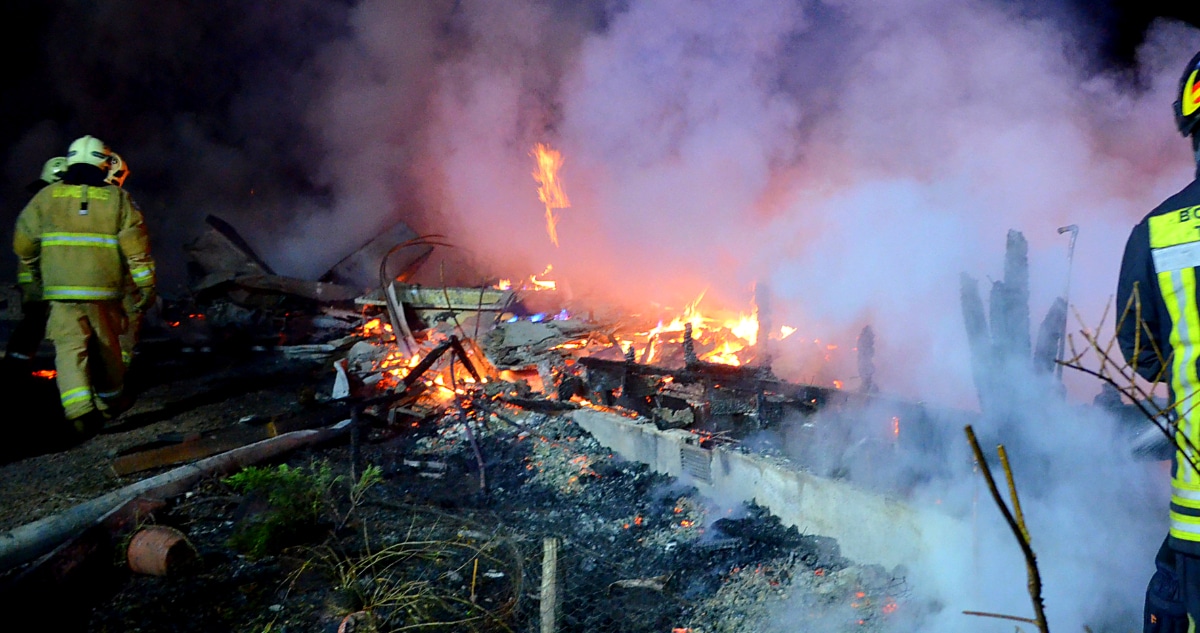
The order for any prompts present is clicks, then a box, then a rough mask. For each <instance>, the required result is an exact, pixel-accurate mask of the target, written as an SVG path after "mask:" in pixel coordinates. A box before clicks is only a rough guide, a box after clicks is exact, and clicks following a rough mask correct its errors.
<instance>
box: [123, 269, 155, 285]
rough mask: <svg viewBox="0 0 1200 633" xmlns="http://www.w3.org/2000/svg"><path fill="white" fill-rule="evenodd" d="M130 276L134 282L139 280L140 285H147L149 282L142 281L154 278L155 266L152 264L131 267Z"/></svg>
mask: <svg viewBox="0 0 1200 633" xmlns="http://www.w3.org/2000/svg"><path fill="white" fill-rule="evenodd" d="M129 276H130V277H133V280H134V282H137V283H138V285H139V286H145V285H148V284H145V283H141V282H145V281H153V280H154V268H152V267H150V266H134V267H133V268H130V269H129Z"/></svg>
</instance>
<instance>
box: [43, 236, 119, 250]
mask: <svg viewBox="0 0 1200 633" xmlns="http://www.w3.org/2000/svg"><path fill="white" fill-rule="evenodd" d="M42 246H95V247H98V248H117V236H115V235H108V234H105V233H42Z"/></svg>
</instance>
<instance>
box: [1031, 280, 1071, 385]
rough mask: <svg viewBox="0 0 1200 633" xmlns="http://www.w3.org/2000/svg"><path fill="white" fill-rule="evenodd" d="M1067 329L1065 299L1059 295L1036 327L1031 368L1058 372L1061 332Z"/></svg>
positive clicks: (1045, 372)
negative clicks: (1036, 332)
mask: <svg viewBox="0 0 1200 633" xmlns="http://www.w3.org/2000/svg"><path fill="white" fill-rule="evenodd" d="M1066 329H1067V300H1066V299H1064V298H1063V297H1059V298H1057V299H1055V300H1054V304H1053V305H1051V306H1050V310H1049V311H1047V312H1046V316H1045V318H1043V319H1042V324H1041V326H1040V327H1038V335H1037V345H1036V346H1035V347H1034V349H1033V368H1034V370H1035V371H1037V372H1038V373H1039V374H1050V373H1053V374H1055V375H1056V376H1057V375H1058V372H1057V371H1056V370H1057V368H1058V363H1057V362H1056V361H1058V360H1060V359H1059V358H1058V354H1059V350H1061V349H1062V345H1061V342H1062V340H1063V332H1065V331H1066Z"/></svg>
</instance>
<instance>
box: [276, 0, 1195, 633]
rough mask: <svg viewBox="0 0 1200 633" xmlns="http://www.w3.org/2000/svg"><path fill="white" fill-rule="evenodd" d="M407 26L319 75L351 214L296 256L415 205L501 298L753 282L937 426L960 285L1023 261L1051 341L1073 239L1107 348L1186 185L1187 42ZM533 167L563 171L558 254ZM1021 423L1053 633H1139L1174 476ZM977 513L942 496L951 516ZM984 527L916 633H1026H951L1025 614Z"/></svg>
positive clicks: (861, 16)
mask: <svg viewBox="0 0 1200 633" xmlns="http://www.w3.org/2000/svg"><path fill="white" fill-rule="evenodd" d="M396 6H397V5H396V4H395V3H389V2H382V1H379V2H375V1H368V2H364V3H362V4H360V5H358V6H357V7H356V8H355V9H354V10H353V11H354V16H353V21H352V24H353V28H354V32H353V33H352V37H351V38H349V39H347V40H345V41H342V42H340V43H338V44H337V45H336V46H334V47H332V48H330V50H329V52H328V54H327V55H325V56H323V57H322V58H321V65H320V68H319V74H320V76H322V77H326V78H329V79H330V81H328V85H327V86H326V87H325V89H324V94H325V95H326V96H325V97H324V98H322V99H319V100H318V101H317V102H316V105H315V106H314V108H313V111H312V113H311V115H310V117H309V123H310V124H312V125H314V126H315V127H316V128H317V129H319V130H321V133H322V135H323V142H324V146H325V149H326V155H325V156H324V158H323V159H322V161H321V163H320V164H321V165H322V169H323V170H324V172H325V173H327V174H328V175H329V185H330V186H331V187H332V188H333V190H334V193H335V196H336V204H335V205H334V208H335V210H336V211H337V213H335V214H334V215H332V216H327V217H326V219H324V220H320V221H319V222H318V223H317V224H314V225H313V226H314V227H317V228H318V230H319V232H314V233H309V234H299V235H294V236H289V237H288V238H287V239H286V240H284V243H286V244H290V245H292V246H293V247H294V248H297V249H298V250H299V252H303V251H304V249H305V248H306V245H309V244H314V243H316V242H317V241H319V240H324V239H326V235H327V233H326V231H325V230H324V229H323V228H321V227H334V226H341V225H340V224H339V222H351V225H353V226H359V227H362V226H363V225H362V224H353V222H352V218H355V217H362V216H367V217H369V218H372V219H375V218H380V219H382V218H383V217H385V216H386V214H387V212H388V211H387V210H391V209H395V208H397V207H404V206H407V205H408V204H411V200H413V196H416V198H415V199H416V200H417V201H418V204H419V206H420V207H422V208H423V210H424V213H425V214H426V217H427V218H434V223H435V226H436V227H437V228H440V229H441V230H442V232H445V233H447V234H449V235H451V236H452V239H453V240H454V241H456V242H458V243H459V244H460V245H461V246H462V247H463V250H464V251H465V252H467V253H469V254H470V256H471V257H472V258H474V259H475V261H476V262H478V263H479V264H480V265H481V267H482V268H483V269H484V270H485V271H487V272H494V273H495V274H498V275H517V274H528V273H531V272H537V271H538V270H540V269H541V268H542V267H543V266H544V265H545V264H547V263H552V264H554V266H555V269H556V270H557V271H558V273H559V278H560V279H564V280H566V281H568V282H569V283H570V284H571V286H572V288H574V289H576V290H579V291H581V292H582V291H586V292H588V293H592V294H595V295H597V296H603V295H608V296H617V297H621V298H622V299H624V300H626V301H632V302H634V303H637V302H647V303H648V302H651V301H660V302H674V303H676V304H679V303H682V302H684V301H686V300H688V299H690V298H692V297H694V296H696V295H697V294H699V292H700V291H701V290H703V289H704V288H709V296H710V297H711V298H713V299H715V300H716V301H718V302H726V305H728V306H730V307H733V308H745V307H746V305H745V304H747V303H748V301H749V297H750V287H751V285H752V284H753V283H755V282H757V281H766V282H767V283H768V284H769V286H770V287H771V289H772V290H773V292H774V293H775V295H776V300H775V302H774V310H775V320H776V322H778V323H785V322H786V323H791V324H793V325H798V326H800V327H801V328H802V329H803V330H804V331H805V332H806V333H808V335H809V336H812V337H826V338H835V339H836V338H838V337H841V340H843V341H846V340H847V339H846V336H847V333H853V332H857V329H858V328H859V327H861V326H862V325H863V324H864V323H870V324H871V325H872V326H873V328H874V329H875V332H876V335H877V339H878V343H877V348H878V351H879V356H878V358H877V359H876V364H877V366H878V368H879V370H878V373H877V375H876V380H877V382H878V383H879V384H880V385H881V386H882V388H883V389H885V390H888V391H893V392H897V393H900V394H903V395H905V396H909V397H912V398H920V399H925V400H928V401H930V402H936V403H944V404H952V405H964V404H971V405H972V406H973V402H972V401H973V399H974V396H973V394H974V387H973V385H972V384H971V380H970V376H971V372H970V369H969V358H968V352H967V344H966V338H965V334H964V330H963V325H962V317H961V309H960V306H959V285H958V276H959V274H960V273H961V272H968V273H971V274H972V275H975V276H977V277H980V278H985V279H986V278H988V277H992V278H995V277H998V276H999V275H1000V270H1001V262H1002V258H1003V247H1004V237H1005V233H1006V231H1007V230H1008V229H1017V230H1020V231H1023V232H1024V234H1025V236H1026V237H1027V238H1028V240H1029V244H1030V262H1031V270H1032V279H1031V284H1032V288H1031V291H1032V309H1033V319H1034V324H1035V326H1036V324H1037V323H1038V322H1040V320H1041V316H1042V314H1044V312H1045V310H1046V309H1047V308H1048V307H1049V305H1050V303H1051V302H1052V300H1053V299H1054V298H1055V297H1057V296H1058V295H1060V294H1061V293H1062V292H1063V291H1064V289H1065V287H1066V284H1067V257H1066V256H1067V240H1066V238H1065V237H1064V236H1062V235H1060V234H1058V232H1057V231H1056V229H1057V228H1058V227H1061V226H1064V225H1068V224H1078V225H1079V227H1080V234H1079V240H1078V245H1077V248H1076V251H1075V254H1074V265H1073V273H1074V275H1073V278H1072V279H1071V282H1070V283H1071V286H1070V287H1071V296H1070V301H1071V304H1072V305H1073V306H1075V308H1076V309H1077V310H1078V313H1079V314H1080V315H1081V317H1082V318H1083V320H1084V321H1085V323H1084V324H1082V325H1086V326H1094V325H1097V324H1098V322H1099V320H1100V316H1101V314H1102V313H1103V311H1104V307H1105V306H1106V305H1108V304H1109V303H1110V302H1111V296H1112V294H1113V292H1114V290H1115V284H1116V273H1117V267H1118V263H1119V258H1120V254H1121V252H1122V247H1123V244H1124V241H1125V238H1126V236H1127V234H1128V231H1129V229H1130V228H1131V227H1132V225H1133V224H1134V223H1136V221H1137V220H1138V219H1140V218H1141V216H1142V215H1144V214H1145V213H1146V212H1147V211H1149V210H1150V209H1151V208H1153V207H1154V206H1155V205H1156V204H1157V203H1158V202H1159V201H1160V200H1161V199H1163V198H1164V197H1166V196H1167V195H1169V194H1171V193H1173V192H1174V191H1176V190H1178V189H1179V188H1181V187H1183V186H1184V185H1185V184H1186V183H1187V182H1188V181H1189V180H1190V179H1191V175H1192V170H1193V164H1192V160H1191V156H1190V154H1189V151H1188V149H1189V148H1188V147H1187V143H1186V142H1184V141H1183V140H1182V139H1180V138H1179V137H1178V136H1177V135H1176V134H1175V132H1174V130H1173V129H1172V121H1171V114H1170V103H1171V101H1172V99H1173V94H1172V93H1173V91H1174V89H1175V82H1176V81H1177V76H1178V72H1179V70H1180V69H1181V68H1182V65H1183V64H1184V62H1185V61H1186V60H1187V59H1188V58H1189V57H1190V55H1191V54H1192V53H1193V52H1194V51H1195V50H1196V48H1197V46H1198V45H1200V36H1198V35H1197V33H1196V32H1194V31H1192V30H1190V29H1187V28H1185V27H1182V26H1179V25H1172V24H1161V25H1159V26H1158V27H1157V28H1156V29H1155V30H1154V31H1153V32H1152V33H1151V34H1150V37H1149V38H1148V42H1147V44H1146V45H1145V46H1144V47H1143V49H1142V52H1141V56H1140V58H1139V65H1138V68H1137V72H1136V74H1131V75H1129V76H1109V75H1103V74H1100V75H1097V74H1095V73H1094V72H1093V71H1092V68H1093V67H1092V66H1091V65H1090V64H1089V63H1088V59H1087V58H1088V55H1087V51H1086V50H1084V48H1083V47H1082V45H1081V43H1080V42H1079V41H1078V40H1076V39H1075V38H1074V37H1073V36H1072V32H1073V31H1072V29H1071V28H1070V25H1065V24H1063V23H1061V22H1057V21H1051V20H1047V19H1036V18H1031V17H1028V16H1025V15H1022V14H1020V13H1019V12H1018V11H1016V10H1015V9H1012V8H1011V6H1010V5H1008V4H1005V3H1001V2H986V1H983V0H968V1H966V2H963V1H957V0H954V1H952V0H903V1H901V0H895V1H889V2H872V3H853V2H844V1H833V0H826V1H824V2H817V1H816V0H811V1H809V2H792V1H786V0H750V1H747V2H739V3H728V2H717V1H715V0H711V1H697V0H655V1H649V0H631V1H630V2H628V3H627V4H626V5H625V6H623V7H621V8H620V9H619V10H612V11H608V12H605V11H598V12H593V11H590V10H588V9H581V8H578V7H573V8H569V9H568V8H564V7H561V6H557V5H556V4H555V3H545V2H532V1H521V0H511V1H508V2H484V1H482V0H462V1H461V2H458V3H455V4H453V5H450V4H449V3H445V4H433V5H430V6H429V7H427V8H426V9H422V10H420V11H417V12H416V13H413V12H412V11H411V9H412V8H413V7H415V6H416V5H415V4H405V5H404V6H405V7H408V9H406V10H403V11H401V10H397V9H396ZM536 142H548V143H550V144H551V145H552V146H554V147H555V148H557V149H560V150H562V151H563V153H564V155H565V157H566V165H565V167H564V168H563V171H562V173H561V174H560V175H561V178H562V179H563V180H564V181H565V183H566V186H567V189H568V194H569V195H570V197H571V200H572V202H573V206H572V207H571V208H569V209H566V210H564V211H563V212H562V213H561V222H560V224H559V227H558V231H559V236H560V240H561V244H562V246H561V247H560V248H555V247H553V246H552V245H551V244H550V243H549V240H548V239H547V237H546V235H545V232H544V228H543V224H542V212H543V209H542V206H541V204H540V202H539V200H538V198H537V195H536V192H535V184H534V182H533V179H532V178H531V177H530V172H531V170H532V169H533V166H534V163H533V160H532V159H531V158H530V156H529V151H530V149H531V148H532V146H533V145H534V143H536ZM398 162H399V163H403V164H401V165H397V164H396V163H398ZM377 214H378V215H377ZM318 217H321V216H318ZM321 222H324V224H321ZM294 259H296V260H297V261H300V259H301V258H298V257H297V258H294ZM739 302H741V303H740V304H739ZM1109 323H1111V317H1110V321H1109ZM1072 325H1073V326H1076V325H1078V324H1075V323H1074V317H1073V316H1072ZM1073 329H1076V328H1074V327H1073ZM1076 383H1077V385H1076V388H1075V389H1074V391H1075V392H1076V396H1077V397H1081V396H1084V397H1086V396H1090V394H1091V393H1094V391H1095V389H1096V385H1095V384H1094V383H1088V382H1087V381H1084V380H1079V379H1076ZM1022 421H1023V423H1024V425H1025V427H1026V428H1024V429H1023V430H1022V432H1021V436H1022V440H1021V441H1022V442H1023V444H1024V445H1025V446H1029V447H1032V448H1033V449H1036V451H1035V452H1036V453H1037V457H1036V459H1042V460H1045V462H1046V464H1043V466H1044V467H1043V468H1041V469H1036V470H1035V472H1036V475H1037V476H1036V479H1035V481H1026V482H1022V483H1024V484H1025V485H1026V486H1027V487H1028V489H1029V493H1028V499H1027V504H1026V508H1025V509H1026V514H1027V515H1028V518H1029V521H1030V524H1031V531H1032V532H1033V534H1034V545H1035V548H1037V550H1038V551H1039V553H1040V554H1041V560H1042V564H1043V572H1044V578H1045V581H1046V586H1047V601H1048V604H1049V605H1050V615H1051V618H1052V624H1053V625H1055V627H1056V628H1061V627H1068V628H1069V627H1076V628H1078V627H1080V626H1082V625H1084V624H1094V625H1105V624H1111V623H1112V622H1111V620H1113V619H1115V620H1116V624H1117V625H1118V626H1120V627H1125V628H1136V622H1132V623H1131V622H1130V621H1129V619H1128V618H1136V616H1137V612H1138V611H1139V609H1140V604H1141V599H1142V598H1141V593H1140V592H1141V590H1142V588H1143V587H1144V586H1145V581H1146V579H1147V578H1148V577H1149V574H1150V571H1151V569H1152V567H1151V557H1152V555H1153V552H1154V550H1155V549H1156V548H1157V545H1158V542H1159V540H1160V539H1161V536H1162V535H1163V533H1164V532H1163V531H1164V529H1165V527H1164V518H1165V511H1166V507H1165V501H1164V500H1163V499H1162V498H1161V491H1162V488H1163V487H1164V486H1165V475H1164V474H1163V473H1161V472H1158V471H1156V470H1155V469H1154V468H1153V467H1149V466H1147V465H1146V464H1139V463H1134V462H1131V461H1129V460H1127V459H1126V458H1125V457H1124V456H1123V455H1122V454H1121V453H1120V450H1121V449H1120V448H1119V447H1116V448H1114V446H1113V445H1112V444H1111V443H1110V442H1109V438H1110V433H1109V431H1108V429H1107V426H1106V425H1109V424H1110V422H1109V421H1107V420H1105V419H1103V418H1102V417H1096V416H1093V415H1089V414H1083V413H1080V412H1079V411H1076V410H1073V409H1071V408H1069V407H1065V406H1056V405H1053V404H1051V403H1044V404H1038V405H1037V407H1036V410H1030V411H1028V412H1027V415H1025V416H1023V420H1022ZM949 431H950V432H951V433H952V434H957V433H958V431H959V430H958V429H950V430H949ZM1081 440H1084V441H1081ZM952 441H961V440H959V439H953V440H952ZM962 479H963V480H964V481H970V477H969V476H968V473H963V477H962ZM973 486H974V484H970V485H968V489H967V490H963V491H955V490H939V491H929V492H928V493H927V494H928V495H929V496H930V497H932V496H935V495H936V496H937V497H938V498H945V499H947V500H951V501H954V500H957V501H959V502H962V503H960V505H958V506H957V507H958V508H959V509H960V510H961V509H962V508H964V507H968V506H969V505H970V500H971V498H972V495H973ZM964 504H965V505H964ZM947 505H951V504H950V503H949V502H947ZM978 512H979V514H978V516H979V518H978V521H977V522H976V525H977V530H976V532H975V533H974V534H973V535H972V538H974V539H975V540H976V541H977V547H976V548H973V551H969V552H968V551H957V550H953V549H950V548H943V549H938V548H933V549H932V550H931V551H932V552H933V555H932V556H931V558H930V559H929V560H924V561H915V562H914V565H913V569H914V570H916V571H915V572H914V573H915V577H916V578H918V579H919V580H920V583H919V586H917V587H914V589H915V590H916V591H918V592H928V595H930V596H931V597H933V598H934V599H936V600H938V601H940V602H941V603H942V604H943V605H945V610H944V612H943V615H942V616H941V619H940V620H939V621H938V622H936V623H927V626H928V627H930V628H927V629H926V630H931V629H934V628H936V630H993V629H994V630H1011V625H1007V624H995V625H993V624H992V623H981V622H976V621H968V622H963V620H962V619H961V616H957V615H956V614H958V612H959V611H961V610H962V609H971V608H980V609H984V610H997V611H1014V612H1018V613H1022V612H1027V610H1026V609H1024V608H1022V606H1021V605H1024V604H1025V602H1024V577H1023V571H1024V570H1023V566H1022V565H1021V562H1020V558H1019V555H1018V554H1017V551H1016V548H1015V546H1014V545H1013V544H1012V541H1011V535H1009V534H1007V532H1006V531H1005V530H1004V527H1003V526H1002V525H1001V523H1000V519H999V516H998V514H996V513H995V512H994V511H993V510H991V503H990V500H988V499H987V498H986V496H984V497H983V498H982V500H981V501H980V502H979V511H978ZM1131 614H1132V615H1131ZM988 627H992V628H988ZM1001 627H1002V628H1001Z"/></svg>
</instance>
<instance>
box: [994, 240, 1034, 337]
mask: <svg viewBox="0 0 1200 633" xmlns="http://www.w3.org/2000/svg"><path fill="white" fill-rule="evenodd" d="M991 326H992V343H993V345H995V346H996V348H997V353H998V354H999V356H1000V357H1001V358H1002V359H1005V360H1008V359H1028V358H1029V357H1030V351H1031V347H1032V346H1031V344H1030V335H1029V330H1030V319H1029V244H1028V242H1026V241H1025V236H1024V235H1023V234H1022V233H1021V232H1020V231H1013V230H1010V231H1009V232H1008V238H1007V241H1006V244H1005V249H1004V280H1003V281H998V282H995V283H993V284H992V294H991Z"/></svg>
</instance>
